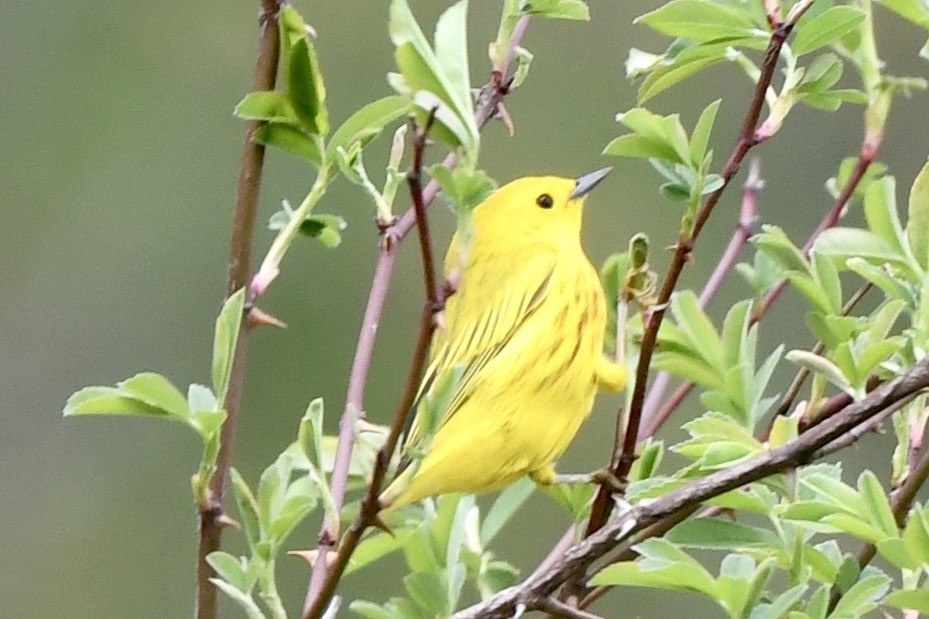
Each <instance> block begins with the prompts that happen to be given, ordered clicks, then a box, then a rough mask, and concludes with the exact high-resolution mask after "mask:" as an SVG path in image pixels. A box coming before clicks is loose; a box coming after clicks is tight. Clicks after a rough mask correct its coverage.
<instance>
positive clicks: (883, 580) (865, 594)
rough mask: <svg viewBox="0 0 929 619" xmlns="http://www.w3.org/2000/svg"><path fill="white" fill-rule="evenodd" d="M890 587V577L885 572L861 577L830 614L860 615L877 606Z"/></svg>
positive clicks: (839, 615)
mask: <svg viewBox="0 0 929 619" xmlns="http://www.w3.org/2000/svg"><path fill="white" fill-rule="evenodd" d="M889 588H890V578H888V577H887V576H886V575H884V574H875V575H873V576H868V577H864V578H861V579H860V580H859V581H858V582H856V583H855V584H854V585H852V586H851V587H850V588H849V589H848V590H847V591H845V593H844V594H843V595H842V597H841V598H840V599H839V603H838V604H836V605H835V609H834V610H833V611H832V614H831V615H830V616H833V617H845V616H854V617H860V616H862V615H864V614H866V613H868V612H870V611H871V610H873V609H874V608H876V607H877V604H875V602H876V601H877V600H878V599H880V598H881V596H883V595H884V594H885V593H886V592H887V589H889Z"/></svg>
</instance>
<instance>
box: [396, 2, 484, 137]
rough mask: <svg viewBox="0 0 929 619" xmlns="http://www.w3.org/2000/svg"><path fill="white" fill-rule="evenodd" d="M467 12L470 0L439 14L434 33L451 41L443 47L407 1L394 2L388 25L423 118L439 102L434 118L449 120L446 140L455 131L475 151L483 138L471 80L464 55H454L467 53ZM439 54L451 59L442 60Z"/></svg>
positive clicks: (407, 83)
mask: <svg viewBox="0 0 929 619" xmlns="http://www.w3.org/2000/svg"><path fill="white" fill-rule="evenodd" d="M466 12H467V2H466V0H462V2H459V3H458V4H456V5H454V6H453V7H451V8H450V9H448V11H446V13H447V14H448V16H447V17H446V16H445V15H443V16H442V17H440V18H439V23H438V24H437V26H436V33H437V34H441V35H442V38H448V39H449V40H448V41H446V42H443V43H442V44H441V50H440V49H439V43H438V41H437V49H436V51H435V52H433V50H432V48H431V47H430V46H429V43H428V42H427V40H426V37H425V35H423V32H422V30H420V28H419V24H417V23H416V19H415V17H413V13H412V12H411V11H410V7H409V5H408V4H407V0H393V2H391V5H390V21H389V29H390V38H391V41H393V43H394V45H395V46H396V51H395V54H394V57H395V60H396V63H397V67H398V68H399V69H400V72H401V74H402V75H403V80H404V82H405V85H406V87H407V88H408V89H410V91H411V92H410V94H412V95H413V97H414V103H415V104H416V105H418V106H419V108H420V112H421V114H420V118H421V119H422V115H423V114H424V113H427V112H428V111H429V110H430V109H431V108H432V107H433V106H435V105H439V109H438V110H437V112H436V120H438V121H439V122H441V123H442V124H443V125H445V127H446V129H447V132H446V133H447V135H446V136H445V137H446V139H447V138H449V137H452V136H454V137H456V138H457V139H458V140H459V141H460V142H461V143H462V144H464V145H465V147H466V148H467V149H469V150H472V151H473V150H475V149H476V147H477V144H478V141H479V137H478V131H477V125H476V124H475V121H474V113H473V107H474V105H473V102H472V100H471V89H470V81H469V80H468V79H467V71H466V70H463V69H464V68H465V67H466V65H463V64H461V63H463V62H464V60H460V59H453V58H451V57H452V56H454V55H455V54H458V53H460V54H461V55H462V57H463V58H466V57H467V50H466V49H464V50H462V48H461V45H462V43H463V42H465V41H466V38H465V25H466V24H465V15H466ZM439 55H441V56H442V59H443V61H446V62H448V63H450V64H449V65H448V66H445V65H443V63H442V62H440V60H439ZM446 70H451V71H453V72H454V73H456V75H458V76H459V80H458V81H455V80H453V79H451V77H450V76H449V75H447V74H446ZM434 129H439V128H438V127H436V128H434ZM453 143H454V142H453Z"/></svg>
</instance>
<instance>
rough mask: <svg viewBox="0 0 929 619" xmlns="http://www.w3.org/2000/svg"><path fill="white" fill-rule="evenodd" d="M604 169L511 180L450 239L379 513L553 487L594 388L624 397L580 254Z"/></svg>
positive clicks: (599, 304) (592, 277)
mask: <svg viewBox="0 0 929 619" xmlns="http://www.w3.org/2000/svg"><path fill="white" fill-rule="evenodd" d="M611 169H612V168H604V169H601V170H597V171H595V172H592V173H590V174H586V175H584V176H581V177H579V178H577V179H570V178H561V177H557V176H539V177H525V178H520V179H517V180H514V181H512V182H510V183H508V184H506V185H504V186H503V187H501V188H500V189H498V190H497V191H496V192H494V193H493V194H491V195H490V196H489V197H488V198H487V199H486V200H484V202H482V203H481V204H480V205H478V206H477V207H476V208H475V209H474V210H473V212H472V220H471V222H472V223H471V226H470V230H467V231H465V232H461V231H459V232H456V234H455V235H454V237H453V238H452V241H451V244H450V246H449V249H448V252H447V254H446V257H445V265H444V267H445V273H446V275H447V276H451V277H454V278H455V279H457V285H456V289H455V291H454V292H453V294H452V295H451V296H450V297H449V298H448V299H447V300H446V304H445V307H444V315H443V317H442V321H441V323H442V324H441V328H437V329H436V330H435V332H434V334H433V339H432V342H431V352H430V360H429V365H428V366H427V369H426V371H425V373H424V376H423V379H422V382H421V384H420V387H419V391H418V395H417V398H416V404H414V407H413V409H412V410H413V411H414V412H417V409H418V412H417V414H416V417H415V418H414V421H413V423H412V425H411V427H410V430H409V432H408V433H407V435H406V437H405V442H404V453H405V454H406V455H405V456H404V457H403V458H402V459H401V461H400V464H399V466H398V473H397V474H396V476H395V477H394V479H393V481H392V482H391V483H390V484H389V485H388V487H387V488H386V489H385V490H384V491H383V492H382V493H381V495H380V497H379V504H380V507H381V513H382V514H387V513H390V512H392V511H393V510H395V509H398V508H400V507H402V506H404V505H408V504H411V503H414V502H416V501H419V500H421V499H424V498H427V497H430V496H436V495H441V494H447V493H451V492H466V493H484V492H490V491H494V490H499V489H502V488H504V487H506V486H508V485H510V484H512V483H513V482H515V481H517V480H518V479H520V478H521V477H523V476H526V475H528V476H529V477H530V478H531V479H532V480H533V481H534V482H535V483H536V484H538V485H540V486H550V485H552V484H554V483H556V481H557V475H556V473H555V469H554V466H553V462H554V461H555V460H557V459H558V458H559V457H560V456H561V455H562V453H563V452H564V451H565V449H566V448H567V447H568V445H569V443H570V442H571V440H572V439H573V438H574V436H575V434H576V433H577V431H578V429H579V428H580V426H581V424H582V423H583V421H584V420H585V419H586V418H587V416H588V415H589V414H590V410H591V408H592V406H593V402H594V398H595V396H596V393H597V391H598V389H599V390H603V391H606V392H611V393H615V392H619V391H621V390H622V388H623V387H624V386H625V383H626V369H625V367H624V366H623V365H622V364H621V363H617V362H615V361H612V360H610V359H609V358H607V357H606V355H605V354H604V334H605V331H606V322H607V310H606V299H605V296H604V292H603V287H602V285H601V283H600V278H599V275H598V272H597V270H596V269H595V268H594V266H593V265H592V264H591V262H590V259H589V258H588V257H587V255H586V254H585V253H584V250H583V247H582V245H581V224H582V218H583V207H584V201H585V198H586V196H587V194H588V193H589V192H590V190H592V189H593V188H594V187H595V186H597V185H598V184H599V183H600V182H601V181H602V180H603V179H604V178H605V177H606V175H607V174H608V173H609V172H610V171H611ZM450 377H458V379H457V381H455V380H453V378H450ZM443 385H444V386H443ZM448 385H452V391H451V393H450V395H449V394H446V395H445V398H446V400H447V402H448V406H447V407H446V408H445V410H444V411H438V413H439V414H438V415H436V417H437V418H436V419H429V420H424V413H423V410H422V407H423V402H424V401H427V400H428V398H429V396H430V395H435V393H436V392H437V391H438V390H440V389H448ZM430 434H431V436H430Z"/></svg>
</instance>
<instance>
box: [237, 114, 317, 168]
mask: <svg viewBox="0 0 929 619" xmlns="http://www.w3.org/2000/svg"><path fill="white" fill-rule="evenodd" d="M252 137H253V139H254V140H255V141H256V142H258V143H259V144H264V145H265V146H273V147H274V148H279V149H281V150H282V151H284V152H286V153H290V154H291V155H296V156H298V157H302V158H303V159H306V160H307V161H309V162H310V163H315V164H316V165H320V164H322V153H320V152H319V146H318V145H317V143H316V142H315V141H314V140H313V138H311V137H310V136H308V135H307V134H306V133H304V132H303V131H302V130H300V129H298V128H297V127H294V126H291V125H282V124H277V123H269V124H264V125H261V126H260V127H258V129H256V130H255V133H254V134H253V136H252Z"/></svg>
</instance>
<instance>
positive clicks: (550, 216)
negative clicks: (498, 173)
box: [474, 168, 613, 241]
mask: <svg viewBox="0 0 929 619" xmlns="http://www.w3.org/2000/svg"><path fill="white" fill-rule="evenodd" d="M612 169H613V168H603V169H601V170H597V171H596V172H591V173H590V174H585V175H584V176H581V177H580V178H577V179H571V178H560V177H557V176H530V177H525V178H520V179H517V180H515V181H512V182H510V183H507V184H506V185H504V186H503V187H501V188H500V189H498V190H497V191H496V192H495V193H494V194H493V195H491V196H490V197H489V198H487V200H485V201H484V202H483V203H481V205H480V206H478V207H477V208H476V209H475V210H474V218H475V224H476V226H477V227H478V228H479V229H481V230H482V232H483V231H485V230H486V231H489V230H493V234H495V235H497V234H504V235H509V236H511V239H512V240H513V241H517V240H523V241H525V240H531V241H546V240H557V239H577V238H578V237H579V236H580V232H581V220H582V215H583V209H584V198H585V196H586V195H587V193H588V192H589V191H590V190H591V189H593V188H594V187H596V186H597V184H598V183H600V181H602V180H603V179H604V177H606V175H607V174H609V173H610V171H611V170H612Z"/></svg>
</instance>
